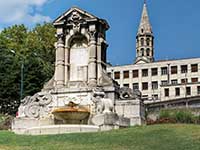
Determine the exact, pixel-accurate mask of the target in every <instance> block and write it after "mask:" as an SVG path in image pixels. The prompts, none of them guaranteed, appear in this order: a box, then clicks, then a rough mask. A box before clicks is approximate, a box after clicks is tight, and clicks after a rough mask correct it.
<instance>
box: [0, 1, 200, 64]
mask: <svg viewBox="0 0 200 150" xmlns="http://www.w3.org/2000/svg"><path fill="white" fill-rule="evenodd" d="M147 4H148V12H149V17H150V22H151V24H152V28H153V32H154V36H155V58H156V60H160V59H175V58H189V57H200V47H199V44H200V9H199V6H200V1H199V0H147ZM72 6H78V7H80V8H82V9H85V10H86V11H88V12H90V13H92V14H94V15H96V16H98V17H99V18H104V19H106V20H107V21H108V22H109V24H110V29H109V31H108V32H107V41H108V43H109V47H108V53H107V55H108V61H109V62H111V63H112V64H113V65H122V64H131V63H133V61H134V58H135V36H136V33H137V28H138V25H139V21H140V16H141V12H142V6H143V0H30V1H29V0H6V1H3V0H1V1H0V30H2V29H3V28H4V27H8V26H10V25H14V24H20V23H24V24H25V25H26V26H29V27H33V26H34V25H35V24H36V23H38V22H43V21H53V20H54V19H55V18H56V17H57V16H59V15H61V14H62V13H63V12H65V11H66V10H67V9H69V8H70V7H72Z"/></svg>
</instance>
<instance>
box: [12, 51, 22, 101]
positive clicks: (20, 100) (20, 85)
mask: <svg viewBox="0 0 200 150" xmlns="http://www.w3.org/2000/svg"><path fill="white" fill-rule="evenodd" d="M10 52H11V53H13V54H15V55H18V56H19V57H20V58H21V59H22V62H21V70H20V72H21V81H20V102H22V98H23V93H24V57H23V56H21V55H19V54H17V53H16V52H15V51H14V50H10Z"/></svg>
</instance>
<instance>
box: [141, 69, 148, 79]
mask: <svg viewBox="0 0 200 150" xmlns="http://www.w3.org/2000/svg"><path fill="white" fill-rule="evenodd" d="M142 76H143V77H147V76H148V69H142Z"/></svg>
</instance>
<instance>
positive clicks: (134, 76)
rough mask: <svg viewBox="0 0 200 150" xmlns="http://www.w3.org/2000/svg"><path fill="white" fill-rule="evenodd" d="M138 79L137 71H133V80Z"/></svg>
mask: <svg viewBox="0 0 200 150" xmlns="http://www.w3.org/2000/svg"><path fill="white" fill-rule="evenodd" d="M137 77H138V70H133V78H137Z"/></svg>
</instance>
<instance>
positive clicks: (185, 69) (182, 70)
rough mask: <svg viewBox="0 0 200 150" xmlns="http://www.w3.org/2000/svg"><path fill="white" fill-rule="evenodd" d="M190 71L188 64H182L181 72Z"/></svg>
mask: <svg viewBox="0 0 200 150" xmlns="http://www.w3.org/2000/svg"><path fill="white" fill-rule="evenodd" d="M187 72H188V67H187V65H182V66H181V73H187Z"/></svg>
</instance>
